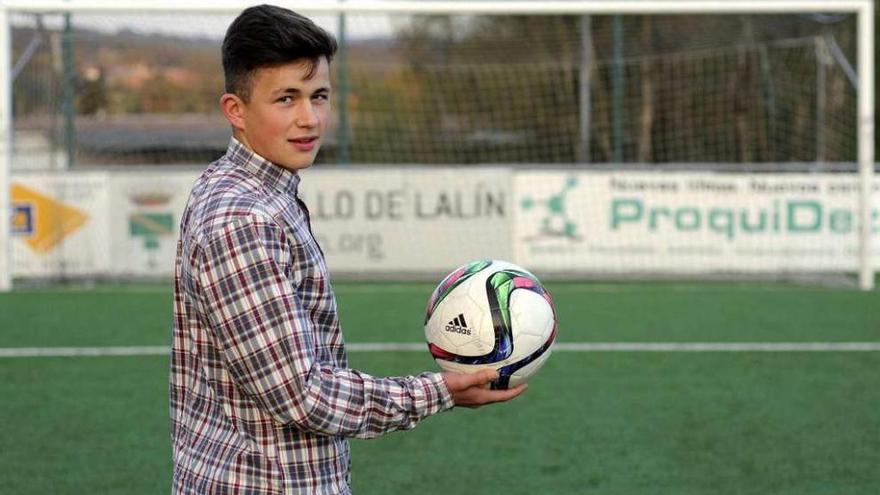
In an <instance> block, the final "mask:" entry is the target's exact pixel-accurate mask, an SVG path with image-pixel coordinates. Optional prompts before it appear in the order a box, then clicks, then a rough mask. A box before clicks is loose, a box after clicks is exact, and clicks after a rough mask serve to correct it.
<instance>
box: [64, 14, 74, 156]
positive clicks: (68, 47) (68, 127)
mask: <svg viewBox="0 0 880 495" xmlns="http://www.w3.org/2000/svg"><path fill="white" fill-rule="evenodd" d="M61 54H62V58H63V59H64V77H63V79H62V81H63V82H62V84H63V89H62V93H61V94H62V96H61V98H62V100H61V109H62V113H63V114H64V147H65V149H66V151H67V168H68V169H71V168H73V166H74V162H75V158H76V126H75V122H74V119H75V115H76V108H75V107H74V98H75V97H76V73H75V70H76V68H75V65H74V59H73V24H72V23H71V14H70V12H66V13H65V14H64V36H63V37H62V42H61Z"/></svg>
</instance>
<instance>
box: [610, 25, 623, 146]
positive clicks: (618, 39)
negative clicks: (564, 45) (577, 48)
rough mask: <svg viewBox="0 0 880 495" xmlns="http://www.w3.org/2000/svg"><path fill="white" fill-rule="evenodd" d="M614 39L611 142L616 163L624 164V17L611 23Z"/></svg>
mask: <svg viewBox="0 0 880 495" xmlns="http://www.w3.org/2000/svg"><path fill="white" fill-rule="evenodd" d="M611 31H612V36H613V38H614V64H613V71H612V75H611V79H612V84H613V88H612V96H611V100H612V117H611V119H612V123H611V133H612V134H611V142H612V145H613V147H614V148H613V149H614V157H613V161H614V163H623V119H624V115H623V112H624V110H623V100H624V96H625V95H626V86H625V85H626V81H625V79H624V74H623V17H622V16H619V15H615V16H614V17H613V18H612V23H611Z"/></svg>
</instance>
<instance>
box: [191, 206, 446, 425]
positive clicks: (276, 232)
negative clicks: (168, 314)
mask: <svg viewBox="0 0 880 495" xmlns="http://www.w3.org/2000/svg"><path fill="white" fill-rule="evenodd" d="M294 262H295V260H293V259H292V258H291V250H290V248H289V246H288V241H287V237H286V235H285V234H284V231H283V230H282V229H281V228H280V227H279V226H278V225H277V224H276V223H275V222H273V221H271V220H268V219H263V218H261V217H259V216H247V217H239V218H237V219H235V220H234V221H232V222H231V223H229V224H227V225H226V226H225V227H224V228H223V229H222V230H220V231H218V232H216V234H215V235H213V236H211V238H210V239H209V240H208V241H207V242H206V244H205V245H204V248H203V251H202V256H201V257H200V261H199V265H200V266H199V270H198V275H197V277H198V287H199V292H200V294H199V295H200V303H201V305H202V307H203V308H204V312H205V313H206V316H207V319H208V322H209V326H210V328H211V331H212V333H213V336H214V338H215V339H216V341H217V345H218V347H219V351H220V353H221V354H222V355H223V358H224V360H225V363H226V364H227V369H228V372H229V374H230V376H231V378H232V380H233V381H234V382H235V383H236V384H237V385H238V386H240V387H241V389H242V390H243V391H244V393H245V394H246V395H247V396H249V397H250V398H251V399H252V400H253V401H254V402H255V403H256V404H257V406H258V407H259V408H260V409H262V410H263V411H265V412H266V413H268V414H269V415H270V416H271V417H272V418H273V419H274V420H275V421H277V422H279V423H283V424H294V425H296V426H297V427H298V428H300V429H303V430H308V431H312V432H315V433H319V434H325V435H342V436H352V437H361V438H370V437H375V436H378V435H381V434H382V433H385V432H388V431H393V430H399V429H409V428H412V427H414V426H415V425H416V424H417V423H418V422H419V421H420V420H422V419H423V418H425V417H427V416H429V415H431V414H434V413H437V412H439V411H442V410H445V409H449V408H451V407H452V406H453V401H452V397H451V395H450V393H449V390H448V389H447V387H446V385H445V382H444V380H443V377H442V376H441V375H440V374H439V373H424V374H421V375H419V376H410V377H390V378H376V377H373V376H370V375H368V374H365V373H362V372H359V371H357V370H353V369H343V368H334V367H330V366H327V365H326V364H322V363H320V362H318V361H317V359H316V358H315V340H314V339H315V336H314V334H313V329H312V326H311V322H310V320H309V318H308V315H307V314H306V311H305V310H304V309H303V308H302V305H301V303H300V301H299V299H298V297H297V294H296V287H295V284H294V281H293V278H292V275H291V274H292V273H293V271H292V263H294Z"/></svg>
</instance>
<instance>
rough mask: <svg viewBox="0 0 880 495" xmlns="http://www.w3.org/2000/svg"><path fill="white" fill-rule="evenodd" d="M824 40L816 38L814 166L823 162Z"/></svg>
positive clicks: (825, 98)
mask: <svg viewBox="0 0 880 495" xmlns="http://www.w3.org/2000/svg"><path fill="white" fill-rule="evenodd" d="M826 42H827V40H826V39H825V38H820V37H816V165H817V167H816V168H817V169H818V168H819V167H821V165H822V164H823V163H824V162H825V112H827V111H828V110H827V109H828V97H827V96H826V94H825V93H826V91H827V89H826V87H827V70H826V68H825V66H826V64H827V63H828V47H827V45H826Z"/></svg>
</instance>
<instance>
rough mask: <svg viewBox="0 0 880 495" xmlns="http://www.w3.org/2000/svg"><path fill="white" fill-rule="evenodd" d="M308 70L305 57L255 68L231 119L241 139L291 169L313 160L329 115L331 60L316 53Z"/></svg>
mask: <svg viewBox="0 0 880 495" xmlns="http://www.w3.org/2000/svg"><path fill="white" fill-rule="evenodd" d="M308 72H309V64H308V62H305V61H296V62H293V63H289V64H285V65H280V66H278V67H265V68H260V69H257V70H256V72H255V73H254V79H253V81H252V87H251V95H250V101H249V102H247V103H245V102H244V101H241V100H239V105H240V110H239V112H237V113H238V115H239V118H238V119H237V120H236V121H234V122H232V124H233V126H234V127H235V128H236V137H237V138H238V139H239V140H240V141H242V142H243V144H245V145H246V146H247V147H248V148H250V149H251V150H253V151H254V152H256V153H257V154H258V155H260V156H262V157H263V158H266V159H267V160H269V161H271V162H272V163H274V164H276V165H280V166H282V167H284V168H286V169H288V170H293V171H296V170H300V169H303V168H307V167H308V166H310V165H311V164H312V163H314V161H315V156H316V155H317V154H318V149H320V147H321V138H322V136H323V135H324V129H325V127H326V125H327V120H328V118H329V116H330V64H329V63H328V62H327V59H325V58H324V57H321V58H320V61H319V63H318V65H317V66H316V67H315V71H314V73H313V74H312V77H311V78H310V79H306V75H307V74H308ZM230 120H231V121H232V119H230Z"/></svg>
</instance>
